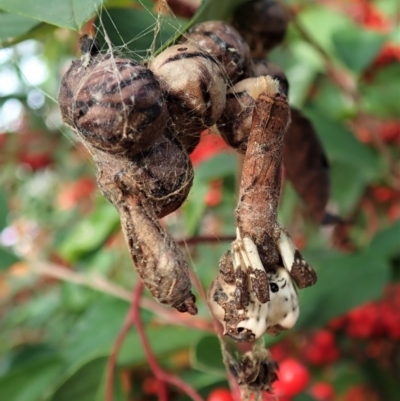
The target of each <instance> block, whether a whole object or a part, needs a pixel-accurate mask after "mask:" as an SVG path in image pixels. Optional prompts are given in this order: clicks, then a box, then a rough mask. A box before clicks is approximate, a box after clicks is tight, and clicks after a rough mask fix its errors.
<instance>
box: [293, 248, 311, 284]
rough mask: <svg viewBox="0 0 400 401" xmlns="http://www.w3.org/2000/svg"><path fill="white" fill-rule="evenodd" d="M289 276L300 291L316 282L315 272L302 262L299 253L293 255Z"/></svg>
mask: <svg viewBox="0 0 400 401" xmlns="http://www.w3.org/2000/svg"><path fill="white" fill-rule="evenodd" d="M290 275H291V277H292V279H293V280H294V282H295V283H296V285H297V287H299V288H300V289H302V288H306V287H310V286H312V285H314V284H315V283H316V282H317V274H316V273H315V270H314V269H313V268H312V267H311V266H310V265H309V264H308V263H307V262H306V261H305V260H304V258H303V256H302V255H301V253H300V252H299V251H296V252H295V254H294V263H293V266H292V269H291V271H290Z"/></svg>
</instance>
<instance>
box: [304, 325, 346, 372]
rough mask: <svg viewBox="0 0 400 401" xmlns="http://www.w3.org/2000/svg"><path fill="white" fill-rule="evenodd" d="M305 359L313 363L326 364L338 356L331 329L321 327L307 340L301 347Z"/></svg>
mask: <svg viewBox="0 0 400 401" xmlns="http://www.w3.org/2000/svg"><path fill="white" fill-rule="evenodd" d="M303 354H304V357H305V358H306V360H307V361H308V362H309V363H311V364H313V365H326V364H328V363H331V362H334V361H336V360H337V359H338V358H339V349H338V347H337V345H336V339H335V336H334V334H333V332H332V331H330V330H328V329H322V330H319V331H317V332H316V333H314V334H313V335H312V336H310V338H309V339H308V340H307V343H306V345H305V346H304V349H303Z"/></svg>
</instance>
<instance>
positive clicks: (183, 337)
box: [62, 298, 202, 369]
mask: <svg viewBox="0 0 400 401" xmlns="http://www.w3.org/2000/svg"><path fill="white" fill-rule="evenodd" d="M128 309H129V305H128V303H126V302H124V301H121V300H116V299H112V298H104V299H102V300H100V301H97V302H96V303H95V304H94V305H93V306H92V307H90V308H89V309H88V310H87V311H86V312H85V313H84V314H83V315H82V316H81V318H80V319H79V321H78V322H77V323H76V325H75V326H74V327H73V328H72V329H71V334H70V336H69V338H68V340H67V342H66V344H65V346H64V349H63V350H62V354H63V355H64V358H65V360H66V362H67V363H68V366H70V367H71V366H72V367H74V366H77V365H78V366H80V365H81V364H82V362H83V361H87V360H89V359H93V358H96V357H100V356H105V355H109V353H110V351H111V348H112V345H113V344H114V341H115V339H116V337H117V334H118V332H119V330H120V329H121V327H122V324H123V322H124V320H125V316H126V313H127V312H128ZM146 335H147V337H148V339H149V341H150V344H151V347H152V350H153V352H154V353H155V354H156V355H162V354H169V353H171V352H174V351H177V350H181V349H184V348H189V347H190V346H191V345H192V344H194V343H195V342H196V341H197V340H198V338H199V337H200V336H202V332H201V331H199V330H193V329H186V328H182V327H171V326H161V327H149V328H146ZM94 336H95V340H94ZM145 361H146V357H145V354H144V351H143V347H142V345H141V342H140V340H139V336H138V334H137V332H136V330H135V328H134V327H133V328H132V329H131V331H130V332H129V334H128V336H127V337H126V339H125V341H124V344H123V346H122V348H121V351H120V354H119V356H118V363H119V364H121V365H134V364H135V365H138V364H141V363H144V362H145ZM72 367H71V368H70V369H72Z"/></svg>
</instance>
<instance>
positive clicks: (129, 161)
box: [59, 36, 197, 314]
mask: <svg viewBox="0 0 400 401" xmlns="http://www.w3.org/2000/svg"><path fill="white" fill-rule="evenodd" d="M80 44H81V49H82V51H83V52H84V53H85V54H84V55H83V56H82V59H81V60H79V61H75V62H73V64H72V66H71V67H70V69H69V70H68V71H67V73H66V75H65V76H64V78H63V81H62V85H61V90H60V95H59V101H60V108H61V112H62V116H63V120H64V122H65V123H66V124H67V125H69V126H70V127H71V128H72V129H73V130H74V131H75V132H76V133H77V134H78V135H79V136H80V138H81V139H82V141H83V143H84V144H85V145H86V147H87V148H88V149H89V151H90V153H91V154H92V156H93V159H94V161H95V163H96V166H97V181H98V185H99V188H100V189H101V191H102V193H103V194H104V196H105V197H106V198H107V199H108V200H109V201H110V202H111V203H112V204H113V205H114V206H115V208H116V209H117V211H118V213H119V215H120V218H121V225H122V229H123V232H124V235H125V239H126V242H127V245H128V248H129V252H130V255H131V257H132V261H133V263H134V265H135V267H136V270H137V272H138V274H139V276H140V278H141V279H142V281H143V283H144V284H145V286H146V287H147V288H148V290H149V291H150V293H151V294H152V295H153V296H154V297H155V298H156V299H157V300H158V301H159V302H161V303H164V304H167V305H170V306H172V307H174V308H176V309H177V310H178V311H180V312H188V313H190V314H196V313H197V308H196V305H195V297H194V295H193V294H192V292H191V283H190V279H189V270H188V265H187V262H186V260H185V258H184V255H183V254H182V251H181V250H180V248H179V246H178V245H177V244H176V242H175V241H174V240H173V238H172V237H171V236H170V235H169V234H168V233H167V232H166V230H165V229H164V228H163V227H162V226H161V224H160V223H159V220H158V219H159V218H161V217H163V216H166V215H167V214H169V213H172V212H173V211H174V210H176V209H177V208H178V207H180V206H181V204H182V203H183V201H184V200H185V199H186V197H187V195H188V193H189V190H190V187H191V185H192V182H193V167H192V164H191V162H190V159H189V157H188V154H187V152H186V151H185V150H184V149H183V147H182V144H181V143H180V142H179V141H178V140H177V138H176V137H175V136H174V133H173V132H172V131H171V130H170V129H169V128H164V127H165V125H166V120H167V117H166V106H165V102H164V99H163V97H162V93H161V88H160V84H159V83H158V81H157V80H156V79H155V77H154V74H153V73H152V72H151V71H150V70H149V69H147V68H145V67H143V66H140V65H138V64H137V63H135V62H133V61H131V60H127V59H119V58H114V57H113V56H112V55H111V54H108V55H101V54H98V47H97V46H96V45H95V42H94V41H93V40H92V39H90V38H88V37H87V36H84V37H82V39H81V42H80Z"/></svg>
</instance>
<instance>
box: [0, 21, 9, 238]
mask: <svg viewBox="0 0 400 401" xmlns="http://www.w3.org/2000/svg"><path fill="white" fill-rule="evenodd" d="M0 17H1V14H0ZM0 23H1V22H0ZM0 30H1V25H0ZM7 216H8V201H7V196H6V193H5V192H4V191H1V190H0V231H2V230H3V229H4V228H5V227H6V226H7Z"/></svg>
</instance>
